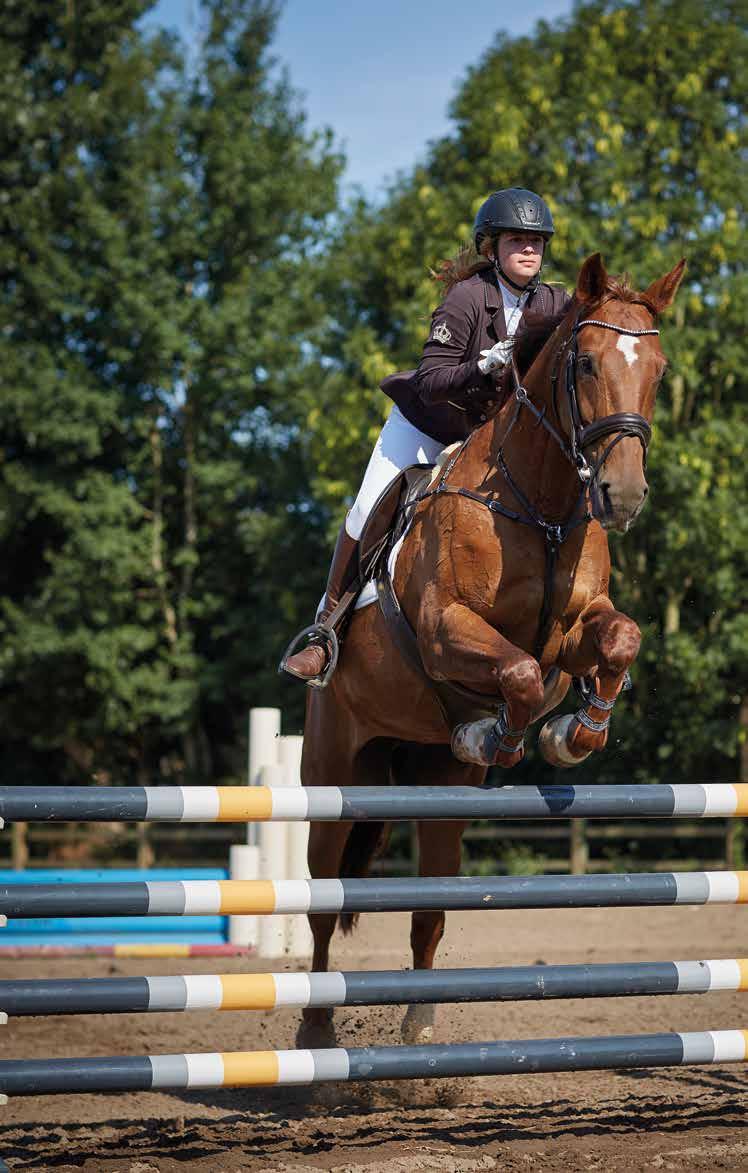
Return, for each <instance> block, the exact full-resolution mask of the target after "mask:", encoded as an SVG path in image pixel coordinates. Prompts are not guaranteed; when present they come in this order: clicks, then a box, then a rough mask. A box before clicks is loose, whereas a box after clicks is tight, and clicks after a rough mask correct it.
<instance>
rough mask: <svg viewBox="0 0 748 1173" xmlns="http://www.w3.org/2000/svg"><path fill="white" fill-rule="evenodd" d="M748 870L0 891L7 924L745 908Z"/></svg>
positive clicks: (95, 885) (179, 882) (39, 886)
mask: <svg viewBox="0 0 748 1173" xmlns="http://www.w3.org/2000/svg"><path fill="white" fill-rule="evenodd" d="M746 900H748V872H727V871H725V872H641V873H636V874H630V875H629V874H625V875H600V876H597V875H585V876H567V875H547V876H441V877H433V876H425V877H424V876H421V877H416V878H413V877H403V878H396V879H390V878H387V879H364V880H359V879H344V880H332V879H329V880H247V881H243V880H175V881H158V880H154V881H142V882H124V883H88V884H64V883H60V884H0V914H2V915H5V916H7V917H8V918H17V917H23V918H37V919H38V918H40V917H61V916H63V917H71V916H77V917H88V916H216V915H231V914H232V913H240V914H253V913H257V914H264V913H303V912H308V913H331V912H335V913H338V912H404V911H405V912H407V911H412V910H419V909H445V910H450V909H451V910H458V909H462V910H468V909H510V908H635V907H644V906H649V905H671V904H743V903H745V902H746Z"/></svg>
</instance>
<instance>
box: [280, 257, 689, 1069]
mask: <svg viewBox="0 0 748 1173" xmlns="http://www.w3.org/2000/svg"><path fill="white" fill-rule="evenodd" d="M684 268H685V262H684V261H681V262H680V264H678V265H677V266H676V267H675V268H674V269H673V270H672V272H670V273H668V274H666V275H665V276H664V277H661V278H659V280H657V281H654V282H653V283H652V284H651V285H650V286H649V288H648V289H647V290H646V291H645V292H644V293H637V292H635V291H634V290H632V289H631V288H630V287H629V286H628V285H627V284H626V282H625V281H624V282H622V283H621V282H618V281H615V280H613V279H612V278H610V277H609V276H608V274H607V273H606V271H605V268H604V266H603V263H602V260H601V258H600V255H599V254H595V255H594V256H592V257H590V258H589V259H588V260H587V261H586V262H585V264H584V265H583V267H582V269H581V271H580V273H579V277H578V280H577V285H576V290H575V296H574V298H573V300H572V302H571V304H570V306H569V308H568V310H567V311H566V312H565V313H564V314H563V315H562V317H561V319H560V320H559V319H554V320H546V321H544V322H541V323H536V324H535V325H534V326H533V325H529V326H528V329H527V331H526V332H525V334H524V335H521V336H520V337H519V338H518V339H517V343H516V348H515V349H516V365H514V366H513V367H512V368H511V370H510V372H509V374H508V376H507V389H508V391H509V392H510V394H509V397H508V399H507V401H506V402H505V403H504V406H503V407H502V408H501V410H500V411H499V413H498V414H497V415H496V416H495V417H494V418H493V419H489V420H488V421H487V422H486V423H485V424H484V425H483V426H482V427H480V428H478V429H477V430H476V431H474V432H473V433H472V434H471V436H470V438H469V439H468V441H467V442H466V443H465V444H464V445H463V446H462V448H461V449H460V450H459V451H458V452H457V454H456V456H453V457H452V458H451V459H450V461H449V463H448V464H447V465H446V468H445V470H444V472H443V474H442V475H441V477H440V479H439V482H438V486H437V491H432V492H431V493H430V494H429V495H428V496H426V497H425V499H424V500H422V501H421V503H420V504H419V505H418V506H417V507H416V510H415V513H414V516H413V521H412V524H411V526H410V529H409V530H408V532H407V534H406V537H405V540H404V542H403V544H402V547H401V550H400V553H399V556H398V559H397V564H396V570H395V575H394V588H395V593H396V595H397V598H398V599H399V601H400V605H401V607H402V611H403V613H404V614H405V616H406V617H407V619H408V620H409V622H410V624H411V626H412V628H413V629H414V631H415V633H416V636H417V643H418V649H419V651H420V656H421V659H422V662H423V668H424V669H425V671H419V669H418V666H417V665H415V664H413V663H412V662H410V661H408V660H406V658H405V657H404V656H403V655H401V652H400V651H399V650H398V648H397V647H396V646H395V644H394V643H393V642H392V640H391V638H390V635H389V633H388V629H387V626H386V623H385V620H384V617H383V614H382V612H381V610H380V608H379V607H378V606H370V607H368V608H363V609H361V610H359V611H357V612H356V613H355V615H354V617H353V620H352V622H351V625H350V628H349V631H348V634H347V637H346V641H345V649H344V655H343V656H342V658H341V662H340V664H339V666H338V668H337V671H336V672H335V675H334V676H333V677H332V679H331V681H330V684H329V686H328V687H327V688H326V689H324V690H314V689H310V690H309V695H308V703H307V714H306V725H305V734H304V752H303V760H302V767H301V769H302V781H303V784H304V785H305V786H319V785H339V786H354V785H367V784H368V785H381V784H382V783H383V782H385V781H387V780H389V781H393V782H399V783H408V784H410V785H419V784H424V785H425V784H431V785H434V784H441V783H443V784H445V785H476V786H479V785H481V783H482V782H483V781H484V779H485V774H486V769H487V767H488V766H489V765H493V764H497V765H499V766H503V767H510V766H512V765H514V764H515V763H516V762H518V761H519V760H520V759H521V757H522V754H523V735H524V732H525V730H526V728H527V726H528V725H529V724H530V723H531V722H533V721H535V720H537V719H538V718H539V717H541V716H543V715H544V714H546V713H548V712H549V711H550V710H551V709H552V708H553V707H555V706H556V705H557V704H558V703H560V701H561V700H563V698H564V696H565V695H566V692H567V691H568V688H569V684H570V681H571V677H572V676H576V677H581V678H586V679H587V680H588V681H589V692H588V694H587V696H586V698H585V702H584V703H583V705H582V707H581V708H580V710H579V711H578V712H577V713H576V714H574V715H568V716H560V717H555V718H552V719H551V720H549V721H548V722H547V723H546V724H545V725H544V727H543V730H542V732H541V735H540V746H541V751H542V753H543V755H544V756H545V757H546V759H547V760H548V761H549V762H551V763H552V764H553V765H555V766H573V765H575V764H576V763H578V762H580V761H582V760H583V759H584V758H585V757H587V756H588V754H590V753H591V752H592V751H593V750H601V749H602V748H603V747H604V745H605V743H606V740H607V723H608V720H609V718H610V710H611V709H612V707H613V703H614V701H615V699H616V697H617V696H618V693H619V692H620V690H621V688H622V686H623V683H624V680H625V676H626V673H627V670H628V668H629V666H630V664H631V663H632V661H633V660H634V658H635V656H636V654H637V652H638V649H639V642H640V632H639V628H638V627H637V625H636V623H634V621H633V620H632V619H630V618H629V617H628V616H626V615H623V614H622V613H621V612H620V611H616V610H615V608H614V606H613V604H612V602H611V600H610V598H609V595H608V580H609V571H610V559H609V553H608V541H607V536H606V532H605V531H606V530H607V529H615V530H621V531H625V530H627V529H628V528H629V526H630V525H631V524H632V522H633V521H634V520H635V518H636V517H637V515H638V513H639V511H640V510H641V508H642V506H643V504H644V500H645V497H646V494H647V482H646V478H645V468H646V450H647V444H648V442H649V436H650V423H651V420H652V415H653V412H654V405H655V393H656V389H657V384H658V382H659V380H660V378H661V376H662V373H663V371H664V369H665V365H666V364H665V359H664V356H663V353H662V350H661V349H660V344H659V338H658V334H659V331H658V330H657V327H656V319H657V315H658V314H659V313H660V312H661V311H662V310H664V309H665V308H666V307H667V306H668V305H670V303H671V302H672V300H673V298H674V296H675V293H676V291H677V288H678V285H679V283H680V281H681V278H682V276H683V271H684ZM520 377H521V378H522V380H523V382H520ZM464 490H467V493H466V492H465V491H464ZM554 669H555V670H556V671H552V670H554ZM429 678H431V680H434V681H445V680H447V681H450V682H456V683H458V684H460V685H462V686H466V687H467V688H469V689H471V690H472V691H474V692H477V693H480V694H482V695H483V696H485V697H486V698H487V700H489V699H490V700H491V701H492V702H493V705H492V706H487V707H489V708H491V707H493V708H494V709H496V708H497V707H498V705H499V704H501V702H503V704H501V707H500V711H499V720H498V721H497V720H496V716H495V714H494V716H493V717H491V718H488V719H485V718H482V719H479V720H472V721H467V722H465V723H463V724H461V725H459V726H458V727H457V728H450V725H449V722H448V721H447V719H446V718H445V716H444V713H443V710H442V708H441V706H440V704H439V702H438V699H437V697H436V695H435V693H434V691H433V688H432V686H431V681H430V679H429ZM544 681H545V682H546V683H544ZM464 827H465V824H464V823H462V822H443V823H418V824H417V829H418V841H419V868H420V875H421V876H442V875H446V876H454V875H457V874H458V872H459V869H460V842H461V837H462V832H463V830H464ZM384 836H385V828H384V827H383V825H382V824H371V823H359V824H351V823H316V824H312V827H311V831H310V839H309V867H310V871H311V874H312V876H313V877H336V876H354V875H365V874H366V872H367V871H368V868H369V865H370V863H371V860H372V858H373V856H374V854H375V853H376V852H377V851H378V850H379V849H380V848H381V846H382V843H383V840H384ZM309 919H310V923H311V927H312V932H313V935H314V958H313V963H312V968H313V970H315V971H320V970H326V969H327V966H328V957H329V944H330V939H331V937H332V933H333V931H334V928H335V921H336V917H335V915H333V914H330V915H320V914H317V915H313V916H311V917H310V918H309ZM354 921H355V917H351V916H350V915H349V916H345V915H343V916H341V925H342V927H343V929H344V930H350V928H351V927H352V924H353V922H354ZM444 921H445V918H444V913H443V912H435V911H431V912H415V913H413V917H412V928H411V947H412V950H413V965H414V967H415V968H416V969H426V968H431V967H432V965H433V961H434V954H435V952H436V948H437V945H438V943H439V941H440V940H441V937H442V935H443V932H444ZM433 1016H434V1008H433V1007H431V1006H411V1007H410V1008H409V1010H408V1012H407V1014H406V1016H405V1019H404V1020H403V1025H402V1036H403V1038H404V1040H405V1041H406V1042H425V1041H428V1039H429V1038H430V1037H431V1034H432V1024H433ZM334 1041H335V1034H334V1030H333V1026H332V1014H331V1012H330V1011H328V1010H325V1009H319V1008H316V1009H307V1010H305V1011H304V1015H303V1020H302V1025H301V1028H300V1030H299V1035H298V1043H299V1045H301V1046H326V1045H332V1044H334Z"/></svg>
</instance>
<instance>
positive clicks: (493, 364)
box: [478, 338, 512, 375]
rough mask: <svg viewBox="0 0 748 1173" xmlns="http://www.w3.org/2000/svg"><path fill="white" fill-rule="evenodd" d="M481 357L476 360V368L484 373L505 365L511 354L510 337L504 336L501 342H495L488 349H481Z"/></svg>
mask: <svg viewBox="0 0 748 1173" xmlns="http://www.w3.org/2000/svg"><path fill="white" fill-rule="evenodd" d="M481 354H482V355H483V357H482V358H481V359H479V360H478V370H479V371H480V372H481V373H482V374H484V375H487V374H489V372H490V371H498V370H500V369H501V367H504V366H506V364H507V363H508V362H509V359H510V358H511V355H512V340H511V338H504V339H502V341H501V342H497V343H496V344H495V345H494V346H492V347H491V349H490V350H482V351H481Z"/></svg>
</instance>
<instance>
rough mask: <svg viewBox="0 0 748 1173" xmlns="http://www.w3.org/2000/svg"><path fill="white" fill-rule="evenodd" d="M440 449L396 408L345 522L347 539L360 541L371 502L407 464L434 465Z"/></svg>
mask: <svg viewBox="0 0 748 1173" xmlns="http://www.w3.org/2000/svg"><path fill="white" fill-rule="evenodd" d="M443 447H444V445H443V444H442V443H441V441H440V440H435V439H434V438H433V436H427V435H426V434H425V432H419V430H418V428H416V427H414V426H413V424H411V423H410V422H409V421H408V420H406V418H405V416H404V415H403V413H402V412H401V411H400V408H399V407H397V405H395V406H394V407H393V408H392V411H391V412H390V414H389V418H388V419H387V422H386V423H385V425H384V427H383V428H382V430H381V432H380V433H379V438H378V439H377V442H376V444H375V445H374V451H373V452H372V454H371V459H370V460H369V463H368V465H367V468H366V472H365V473H364V479H363V481H362V482H361V488H360V489H359V491H358V496H357V497H356V500H355V501H354V502H353V506H352V508H351V511H350V513H349V514H348V517H347V518H346V523H345V528H346V530H347V531H348V534H349V536H350V537H352V538H356V539H358V538H360V537H361V532H362V530H363V528H364V522H365V521H366V519H367V517H368V516H369V514H370V513H371V510H372V506H373V505H374V502H375V501H376V500H377V497H379V495H380V493H381V492H382V491H383V490H384V489H386V488H387V485H388V484H389V483H390V481H391V480H393V479H394V478H395V477H396V476H397V474H398V473H399V472H402V470H403V469H404V468H407V467H408V465H409V464H433V463H434V462H435V461H436V458H437V456H438V455H439V453H440V452H441V450H442V448H443Z"/></svg>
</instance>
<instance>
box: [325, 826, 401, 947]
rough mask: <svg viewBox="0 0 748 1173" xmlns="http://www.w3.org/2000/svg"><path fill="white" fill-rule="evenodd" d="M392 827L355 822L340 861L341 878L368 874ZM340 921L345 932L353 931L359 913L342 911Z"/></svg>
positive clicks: (382, 849)
mask: <svg viewBox="0 0 748 1173" xmlns="http://www.w3.org/2000/svg"><path fill="white" fill-rule="evenodd" d="M391 827H392V824H391V823H354V824H353V827H352V828H351V833H350V835H349V836H348V841H347V842H346V845H345V847H344V848H343V857H342V859H341V861H340V871H339V875H340V878H341V880H344V879H361V878H363V877H364V876H368V874H369V870H370V868H371V865H372V864H373V862H374V860H375V859H377V858H378V856H380V855H381V854H382V852H383V851H384V849H385V848H386V846H387V843H388V840H389V837H390V829H391ZM338 923H339V925H340V927H341V929H342V931H343V932H344V933H352V932H353V930H354V929H355V927H356V925H357V923H358V913H357V912H341V914H340V917H339V918H338Z"/></svg>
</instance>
